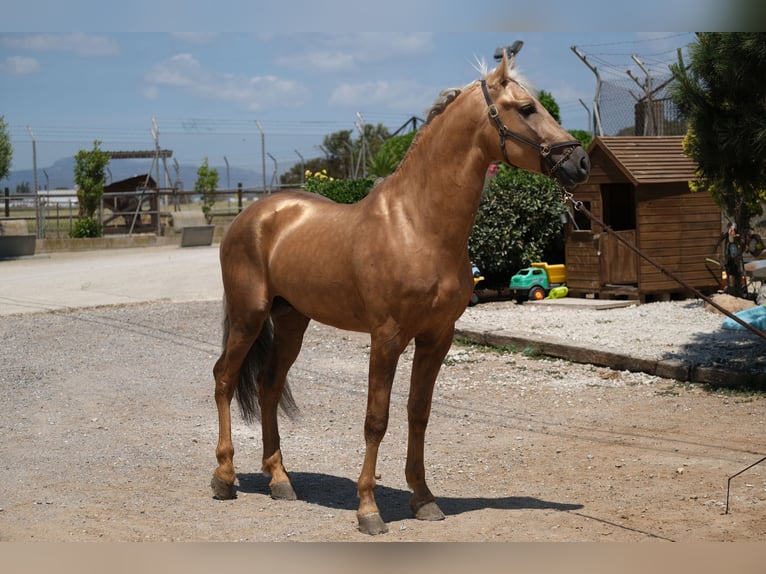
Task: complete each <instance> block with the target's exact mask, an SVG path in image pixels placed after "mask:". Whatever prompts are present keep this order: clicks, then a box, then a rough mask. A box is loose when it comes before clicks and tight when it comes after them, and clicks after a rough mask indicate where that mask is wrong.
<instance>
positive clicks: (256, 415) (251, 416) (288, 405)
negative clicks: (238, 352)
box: [223, 305, 298, 424]
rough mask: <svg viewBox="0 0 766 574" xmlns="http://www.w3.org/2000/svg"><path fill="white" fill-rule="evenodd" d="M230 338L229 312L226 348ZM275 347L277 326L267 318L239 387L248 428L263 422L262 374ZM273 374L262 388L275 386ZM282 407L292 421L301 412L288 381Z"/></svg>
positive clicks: (225, 320)
mask: <svg viewBox="0 0 766 574" xmlns="http://www.w3.org/2000/svg"><path fill="white" fill-rule="evenodd" d="M228 338H229V315H228V313H227V312H226V310H225V305H224V318H223V347H224V349H225V348H226V341H227V340H228ZM273 346H274V323H273V322H272V320H271V317H270V316H269V317H267V318H266V320H265V321H264V322H263V327H261V332H260V333H259V334H258V337H257V338H256V339H255V342H254V343H253V345H252V346H251V347H250V350H249V351H248V352H247V356H246V357H245V360H244V361H243V363H242V366H241V367H240V371H239V382H238V384H237V392H236V395H237V403H239V410H240V412H241V413H242V418H243V419H244V421H245V422H246V423H248V424H252V423H254V422H256V421H260V420H261V407H260V402H259V400H258V374H259V373H260V372H261V371H262V370H263V367H264V365H265V364H266V362H267V361H268V358H269V355H270V354H271V352H272V348H273ZM275 383H276V381H275V380H274V376H273V373H268V372H267V373H265V377H264V378H263V381H262V384H265V385H273V384H275ZM279 406H280V407H281V408H282V410H283V411H284V413H285V414H287V416H289V417H291V418H292V417H294V416H295V415H296V414H297V412H298V406H297V405H296V403H295V399H293V394H292V391H291V390H290V385H289V384H288V382H287V381H285V384H284V388H283V389H282V394H281V395H280V397H279Z"/></svg>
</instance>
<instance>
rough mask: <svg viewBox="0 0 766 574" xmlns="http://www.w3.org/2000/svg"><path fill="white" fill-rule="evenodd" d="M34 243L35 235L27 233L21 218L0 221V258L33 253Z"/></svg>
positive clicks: (35, 241) (24, 255)
mask: <svg viewBox="0 0 766 574" xmlns="http://www.w3.org/2000/svg"><path fill="white" fill-rule="evenodd" d="M36 243H37V236H36V235H35V234H34V233H29V228H28V227H27V222H26V221H24V220H23V219H6V220H3V221H0V259H12V258H15V257H26V256H30V255H34V254H35V246H36Z"/></svg>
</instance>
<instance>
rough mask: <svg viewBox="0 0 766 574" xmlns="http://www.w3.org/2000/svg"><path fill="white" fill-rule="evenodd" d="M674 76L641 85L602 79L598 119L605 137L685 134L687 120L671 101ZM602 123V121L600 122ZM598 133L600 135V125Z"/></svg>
mask: <svg viewBox="0 0 766 574" xmlns="http://www.w3.org/2000/svg"><path fill="white" fill-rule="evenodd" d="M671 82H672V76H671V75H670V74H668V75H666V76H664V77H660V78H653V79H652V86H648V85H647V86H645V87H641V86H639V85H638V84H637V83H636V82H635V81H634V80H633V79H632V78H630V77H625V78H624V79H621V78H618V77H611V78H609V79H606V80H602V82H601V89H600V92H599V99H598V112H599V114H598V116H597V117H598V118H599V119H600V122H601V133H603V135H605V136H633V135H636V136H651V135H656V136H669V135H684V134H685V133H686V121H685V120H684V118H683V117H682V116H681V114H680V112H679V111H678V108H677V106H676V105H675V104H674V103H673V101H672V99H671V98H670V92H669V86H670V85H671ZM597 121H598V120H597ZM596 133H599V130H598V126H596Z"/></svg>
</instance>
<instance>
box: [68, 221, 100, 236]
mask: <svg viewBox="0 0 766 574" xmlns="http://www.w3.org/2000/svg"><path fill="white" fill-rule="evenodd" d="M69 237H73V238H82V237H101V226H100V225H99V224H98V221H96V219H95V218H94V217H80V218H79V219H75V221H74V225H73V226H72V230H71V231H70V232H69Z"/></svg>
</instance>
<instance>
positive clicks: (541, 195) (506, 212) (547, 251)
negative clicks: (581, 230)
mask: <svg viewBox="0 0 766 574" xmlns="http://www.w3.org/2000/svg"><path fill="white" fill-rule="evenodd" d="M564 209H565V206H564V204H563V202H562V199H561V192H560V191H559V188H558V186H557V185H556V183H555V182H554V181H553V180H551V179H550V178H548V177H545V176H540V175H536V174H532V173H529V172H527V171H524V170H521V169H517V168H513V167H509V166H501V167H500V168H499V169H498V171H497V175H495V176H494V177H493V178H492V179H491V180H490V181H489V184H488V186H487V190H486V193H485V196H484V198H483V200H482V202H481V205H480V206H479V211H478V213H477V216H476V222H475V224H474V227H473V231H472V233H471V237H470V239H469V242H468V246H469V253H470V256H471V259H472V260H473V261H474V262H475V263H476V264H477V265H478V266H479V268H480V269H481V270H482V273H483V274H484V276H485V277H487V278H488V280H489V282H491V283H506V282H507V280H508V279H510V277H511V276H512V275H513V274H514V273H516V272H517V271H518V270H519V269H521V268H522V267H525V266H527V265H528V264H529V263H531V262H533V261H546V260H547V261H548V262H549V263H563V262H564V233H563V225H562V223H561V214H562V213H563V212H564Z"/></svg>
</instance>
